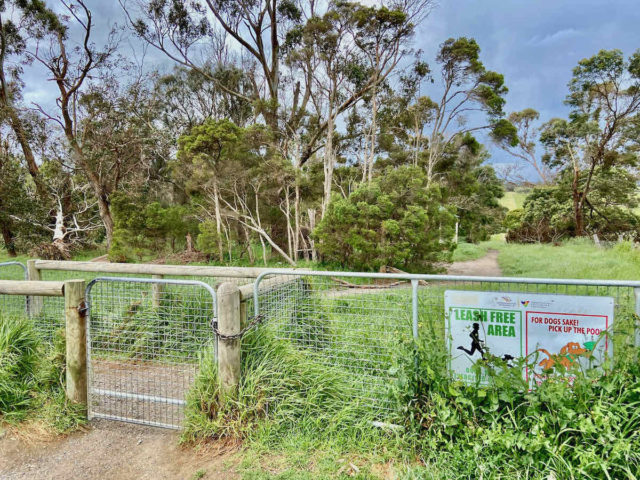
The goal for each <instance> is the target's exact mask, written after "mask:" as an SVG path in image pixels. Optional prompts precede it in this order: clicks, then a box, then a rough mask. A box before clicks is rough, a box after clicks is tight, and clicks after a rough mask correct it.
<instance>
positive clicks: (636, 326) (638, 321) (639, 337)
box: [633, 288, 640, 347]
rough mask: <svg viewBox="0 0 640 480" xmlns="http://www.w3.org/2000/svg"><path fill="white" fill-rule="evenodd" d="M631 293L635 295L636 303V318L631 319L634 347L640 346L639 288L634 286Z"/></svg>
mask: <svg viewBox="0 0 640 480" xmlns="http://www.w3.org/2000/svg"><path fill="white" fill-rule="evenodd" d="M633 294H634V296H635V300H636V305H635V314H636V317H637V318H634V321H633V334H634V337H635V338H634V343H635V346H636V347H640V288H634V289H633Z"/></svg>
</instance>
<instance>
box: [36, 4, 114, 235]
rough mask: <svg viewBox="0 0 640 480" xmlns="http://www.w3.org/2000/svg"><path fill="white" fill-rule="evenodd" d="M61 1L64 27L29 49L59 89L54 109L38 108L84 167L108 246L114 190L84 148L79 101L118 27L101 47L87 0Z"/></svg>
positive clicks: (107, 56)
mask: <svg viewBox="0 0 640 480" xmlns="http://www.w3.org/2000/svg"><path fill="white" fill-rule="evenodd" d="M60 3H61V4H62V6H63V8H64V9H65V10H66V12H67V15H65V16H64V17H63V16H60V17H59V18H60V21H61V23H62V24H63V28H62V29H61V30H58V31H55V32H52V33H50V34H48V35H47V36H45V37H43V38H42V39H40V41H38V44H37V46H36V47H35V48H33V49H32V50H30V51H29V52H28V55H29V56H30V57H31V58H32V59H33V60H35V61H37V62H39V63H40V65H42V66H43V67H44V68H45V69H46V70H47V71H48V72H49V73H50V74H51V75H52V79H53V82H54V83H55V85H56V88H57V90H58V98H57V100H56V107H57V108H56V110H57V111H56V112H55V113H54V112H49V111H47V110H46V109H44V108H43V107H42V106H38V109H39V111H40V112H41V113H42V114H43V115H44V116H45V117H46V118H47V119H48V120H50V121H52V122H54V123H56V124H57V125H59V127H60V128H61V130H62V132H63V133H64V135H65V137H66V139H67V142H68V144H69V148H70V150H71V154H72V158H73V162H74V164H75V166H76V168H78V169H79V170H81V171H82V173H83V175H85V176H86V178H87V181H88V182H89V183H90V185H91V187H92V189H93V193H94V195H95V197H96V199H97V202H98V207H99V210H100V218H101V219H102V223H103V225H104V228H105V231H106V240H107V246H109V245H110V244H111V239H112V236H113V218H112V215H111V209H110V206H109V205H110V204H109V195H110V193H111V191H110V188H109V187H108V185H107V183H106V182H105V180H106V178H105V177H104V173H106V172H104V171H101V170H100V169H99V168H96V165H94V164H92V162H91V161H90V159H89V158H88V157H87V155H86V153H85V151H84V146H83V135H82V134H81V130H80V129H79V128H78V125H77V105H78V99H79V97H80V95H81V94H82V93H83V89H85V88H86V87H87V85H88V84H89V82H90V78H91V76H92V75H95V74H97V73H98V72H99V71H100V69H103V68H104V67H109V62H110V61H111V60H112V59H113V55H114V54H115V51H116V48H117V42H116V37H115V31H112V32H111V34H110V35H109V38H108V40H107V43H106V45H105V46H104V47H103V48H102V49H98V48H97V47H96V46H95V45H94V44H93V43H92V34H94V33H95V32H94V29H95V25H94V23H93V16H92V13H91V10H90V9H89V8H88V7H87V5H86V3H85V1H84V0H73V1H67V0H60ZM71 25H74V26H75V27H77V30H75V31H77V32H79V33H78V36H77V37H76V36H75V34H74V35H73V36H72V32H73V31H74V30H72V29H71V28H70V26H71ZM78 45H79V46H78Z"/></svg>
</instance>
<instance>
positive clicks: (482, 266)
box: [447, 250, 502, 277]
mask: <svg viewBox="0 0 640 480" xmlns="http://www.w3.org/2000/svg"><path fill="white" fill-rule="evenodd" d="M447 273H448V274H449V275H472V276H485V277H500V276H501V275H502V270H500V266H499V265H498V250H489V251H488V252H487V254H486V255H485V256H484V257H482V258H478V259H477V260H467V261H466V262H455V263H452V264H451V265H450V266H449V268H448V269H447Z"/></svg>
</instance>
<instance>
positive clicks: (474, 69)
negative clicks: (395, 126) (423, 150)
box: [426, 37, 508, 183]
mask: <svg viewBox="0 0 640 480" xmlns="http://www.w3.org/2000/svg"><path fill="white" fill-rule="evenodd" d="M436 62H437V64H438V65H439V68H440V85H439V86H440V88H441V93H440V94H439V96H438V97H436V98H437V100H434V101H433V103H432V104H431V105H432V108H433V112H432V114H431V115H429V116H428V117H427V118H428V119H429V129H430V130H431V132H430V134H429V151H428V155H427V162H426V170H427V178H428V179H429V182H430V183H431V182H432V181H433V180H434V179H435V177H436V171H437V166H438V163H439V162H440V160H441V158H442V155H443V152H444V151H445V149H446V147H447V146H448V145H449V144H451V143H452V142H455V141H457V140H459V139H460V137H462V136H464V135H465V134H466V133H471V132H475V131H479V130H489V129H491V128H493V127H494V126H495V125H496V124H497V122H498V121H499V120H500V118H501V116H502V114H503V111H502V108H503V106H504V103H505V99H504V96H505V94H506V93H507V91H508V90H507V87H506V86H505V85H504V76H503V75H501V74H500V73H497V72H494V71H491V70H487V68H486V67H485V66H484V64H483V63H482V61H481V60H480V46H479V45H478V43H477V42H476V41H475V40H474V39H472V38H466V37H460V38H457V39H454V38H450V39H448V40H446V41H445V42H444V43H443V44H442V45H441V46H440V51H439V52H438V55H437V57H436Z"/></svg>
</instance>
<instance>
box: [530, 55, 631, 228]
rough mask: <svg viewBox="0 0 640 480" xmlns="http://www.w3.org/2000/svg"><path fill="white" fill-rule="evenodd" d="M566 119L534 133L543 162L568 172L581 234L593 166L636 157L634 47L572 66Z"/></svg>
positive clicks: (603, 166) (574, 211)
mask: <svg viewBox="0 0 640 480" xmlns="http://www.w3.org/2000/svg"><path fill="white" fill-rule="evenodd" d="M565 103H566V104H567V105H568V106H570V107H571V112H570V114H569V118H568V119H561V118H555V119H552V120H551V121H549V122H547V123H546V124H545V125H544V126H543V128H542V133H541V135H540V140H541V142H542V144H543V145H544V147H545V149H546V154H545V157H544V162H545V163H546V164H547V165H548V166H550V167H552V168H558V169H560V170H562V171H564V172H565V173H567V174H569V175H571V178H572V184H571V190H572V201H573V217H574V223H575V234H576V235H577V236H582V235H584V234H585V226H584V208H585V205H586V204H587V203H588V196H589V193H590V192H591V190H592V187H593V179H594V174H595V173H596V171H597V169H598V167H602V168H603V169H605V170H607V169H610V168H612V167H615V166H618V165H622V164H628V163H629V162H630V161H632V162H634V161H635V160H636V155H637V148H638V145H639V139H638V136H637V134H636V133H637V126H638V122H639V121H640V116H639V112H640V51H636V52H635V53H634V54H633V55H631V56H630V57H629V58H628V59H625V58H624V56H623V54H622V52H621V51H620V50H601V51H600V52H599V53H598V54H596V55H594V56H593V57H591V58H587V59H584V60H581V61H580V62H579V63H578V66H577V67H575V68H574V70H573V78H572V79H571V81H570V82H569V95H568V96H567V98H566V100H565Z"/></svg>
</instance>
